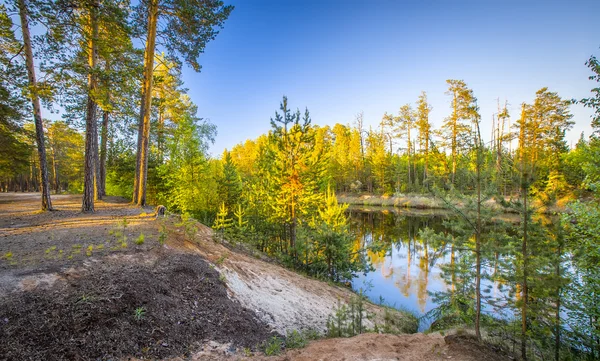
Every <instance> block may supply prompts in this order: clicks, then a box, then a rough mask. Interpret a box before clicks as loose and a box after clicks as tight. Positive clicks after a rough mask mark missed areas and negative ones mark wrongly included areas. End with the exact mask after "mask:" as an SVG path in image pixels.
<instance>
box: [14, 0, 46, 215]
mask: <svg viewBox="0 0 600 361" xmlns="http://www.w3.org/2000/svg"><path fill="white" fill-rule="evenodd" d="M18 4H19V15H20V17H21V30H22V32H23V45H24V48H25V65H26V67H27V75H28V77H29V85H30V87H31V90H32V91H31V103H32V105H33V119H34V122H35V140H36V143H37V150H38V157H39V160H40V181H41V188H42V210H48V211H51V210H53V208H52V200H51V199H50V182H49V181H48V166H47V163H46V145H45V143H44V125H43V124H42V111H41V106H40V99H39V97H38V96H37V93H36V92H37V89H36V86H37V81H36V78H35V68H34V65H33V50H32V49H31V35H30V34H29V19H28V17H27V15H28V14H27V5H26V4H25V0H19V3H18Z"/></svg>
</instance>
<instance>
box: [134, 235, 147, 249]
mask: <svg viewBox="0 0 600 361" xmlns="http://www.w3.org/2000/svg"><path fill="white" fill-rule="evenodd" d="M144 240H145V237H144V234H143V233H140V235H139V236H138V238H137V239H136V240H135V244H137V245H138V246H141V245H142V244H144Z"/></svg>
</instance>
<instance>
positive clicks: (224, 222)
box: [213, 202, 233, 233]
mask: <svg viewBox="0 0 600 361" xmlns="http://www.w3.org/2000/svg"><path fill="white" fill-rule="evenodd" d="M228 215H229V211H228V209H227V207H226V206H225V202H223V203H221V206H220V207H219V212H218V213H217V217H216V218H215V224H214V225H213V229H214V230H216V231H221V233H222V232H223V231H224V230H226V229H228V228H230V227H231V226H232V225H233V220H232V219H231V218H228V217H227V216H228Z"/></svg>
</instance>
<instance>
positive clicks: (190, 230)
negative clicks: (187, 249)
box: [175, 213, 198, 242]
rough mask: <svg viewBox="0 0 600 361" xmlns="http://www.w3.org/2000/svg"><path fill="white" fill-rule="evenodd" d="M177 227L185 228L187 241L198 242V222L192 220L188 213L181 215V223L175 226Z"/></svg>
mask: <svg viewBox="0 0 600 361" xmlns="http://www.w3.org/2000/svg"><path fill="white" fill-rule="evenodd" d="M175 225H176V226H177V227H183V232H184V234H185V236H186V239H187V240H188V241H190V242H196V234H197V233H198V226H197V224H196V220H195V219H194V218H192V217H191V216H190V215H189V214H188V213H184V214H182V215H181V221H180V222H179V223H176V224H175Z"/></svg>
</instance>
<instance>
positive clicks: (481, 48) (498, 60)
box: [183, 0, 600, 156]
mask: <svg viewBox="0 0 600 361" xmlns="http://www.w3.org/2000/svg"><path fill="white" fill-rule="evenodd" d="M229 3H232V4H233V5H235V7H236V8H235V10H234V11H233V13H232V15H231V16H230V18H229V19H228V20H227V22H226V23H225V27H224V29H223V30H222V31H221V33H220V34H219V35H218V37H217V38H216V39H215V40H214V41H212V42H211V43H209V44H208V46H207V48H206V53H205V54H204V55H203V56H202V58H201V64H202V65H203V68H202V72H201V73H195V72H193V70H191V69H189V68H186V69H185V70H184V73H183V74H184V81H185V86H186V87H187V88H189V94H190V96H191V98H192V100H193V101H194V102H195V103H196V104H197V105H198V108H199V115H200V116H202V117H204V118H207V119H209V120H210V121H211V122H212V123H213V124H216V125H217V129H218V135H217V139H216V142H215V144H214V145H213V146H212V147H211V153H212V154H213V155H215V156H218V155H220V154H221V152H222V151H223V149H225V148H231V147H232V146H233V145H235V144H237V143H239V142H243V141H244V140H246V139H248V138H256V137H257V136H259V135H260V134H262V133H265V132H266V131H268V130H269V119H270V117H272V116H273V114H274V112H275V111H276V110H278V108H279V102H280V101H281V98H282V96H283V95H287V96H288V98H289V102H290V104H291V106H292V107H293V108H296V107H299V108H300V109H304V107H308V109H309V110H310V112H311V115H312V119H313V123H315V124H319V125H326V124H329V125H333V124H335V123H338V122H339V123H344V124H349V123H352V122H353V121H354V118H355V115H356V114H357V113H358V112H360V111H363V112H364V117H365V121H366V123H367V125H373V126H376V125H377V124H378V123H379V122H380V120H381V117H382V115H383V114H384V112H386V111H387V112H394V113H395V112H397V110H398V108H399V107H400V106H401V105H403V104H406V103H413V104H414V102H415V101H416V100H417V97H418V95H419V94H420V92H421V91H422V90H424V91H426V92H427V93H428V96H429V100H430V103H431V104H432V105H433V112H432V113H431V120H432V122H433V124H434V126H435V127H438V126H439V125H440V124H441V122H442V120H443V118H444V117H446V116H447V115H448V114H449V109H450V104H449V101H450V98H449V97H448V96H447V95H445V94H444V92H445V91H446V82H445V81H446V79H463V80H465V81H466V83H467V84H468V85H469V86H470V87H471V88H472V89H473V90H474V93H475V95H476V97H477V98H478V100H479V105H480V109H481V115H482V120H483V123H484V126H483V129H482V131H483V132H484V135H485V134H489V133H490V131H491V126H490V125H489V124H490V123H491V118H492V113H494V112H495V111H496V99H497V98H500V100H501V102H504V100H505V99H506V100H508V102H509V110H510V111H511V113H512V115H513V119H517V118H518V115H519V109H520V104H521V103H522V102H531V101H532V100H533V98H534V96H535V92H536V90H538V89H539V88H541V87H544V86H547V87H548V88H549V89H550V90H551V91H556V92H558V93H559V94H560V95H561V96H562V97H563V98H566V99H571V98H581V97H584V96H587V95H588V94H589V90H590V89H591V88H592V87H593V85H594V84H593V83H592V82H591V81H589V80H588V79H587V77H588V76H589V75H590V71H589V69H588V68H587V67H585V65H584V63H585V61H586V59H588V58H589V56H590V55H591V54H596V55H600V50H599V47H600V27H599V26H598V22H597V14H599V13H600V1H562V2H557V1H548V0H546V1H489V0H480V1H383V0H380V1H366V0H365V1H357V0H348V1H341V0H332V1H325V0H323V1H314V0H308V1H292V0H289V1H288V0H279V1H270V0H269V1H266V0H255V1H253V0H233V1H231V2H229ZM572 110H573V113H574V115H575V118H574V120H575V121H576V123H577V124H576V126H575V127H574V129H573V131H571V134H569V139H570V140H573V141H576V139H577V138H578V137H579V134H580V133H581V131H585V132H586V134H588V135H589V133H590V127H589V123H590V119H589V115H590V114H591V112H590V111H589V110H587V109H584V108H582V107H581V106H578V105H577V106H573V109H572Z"/></svg>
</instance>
